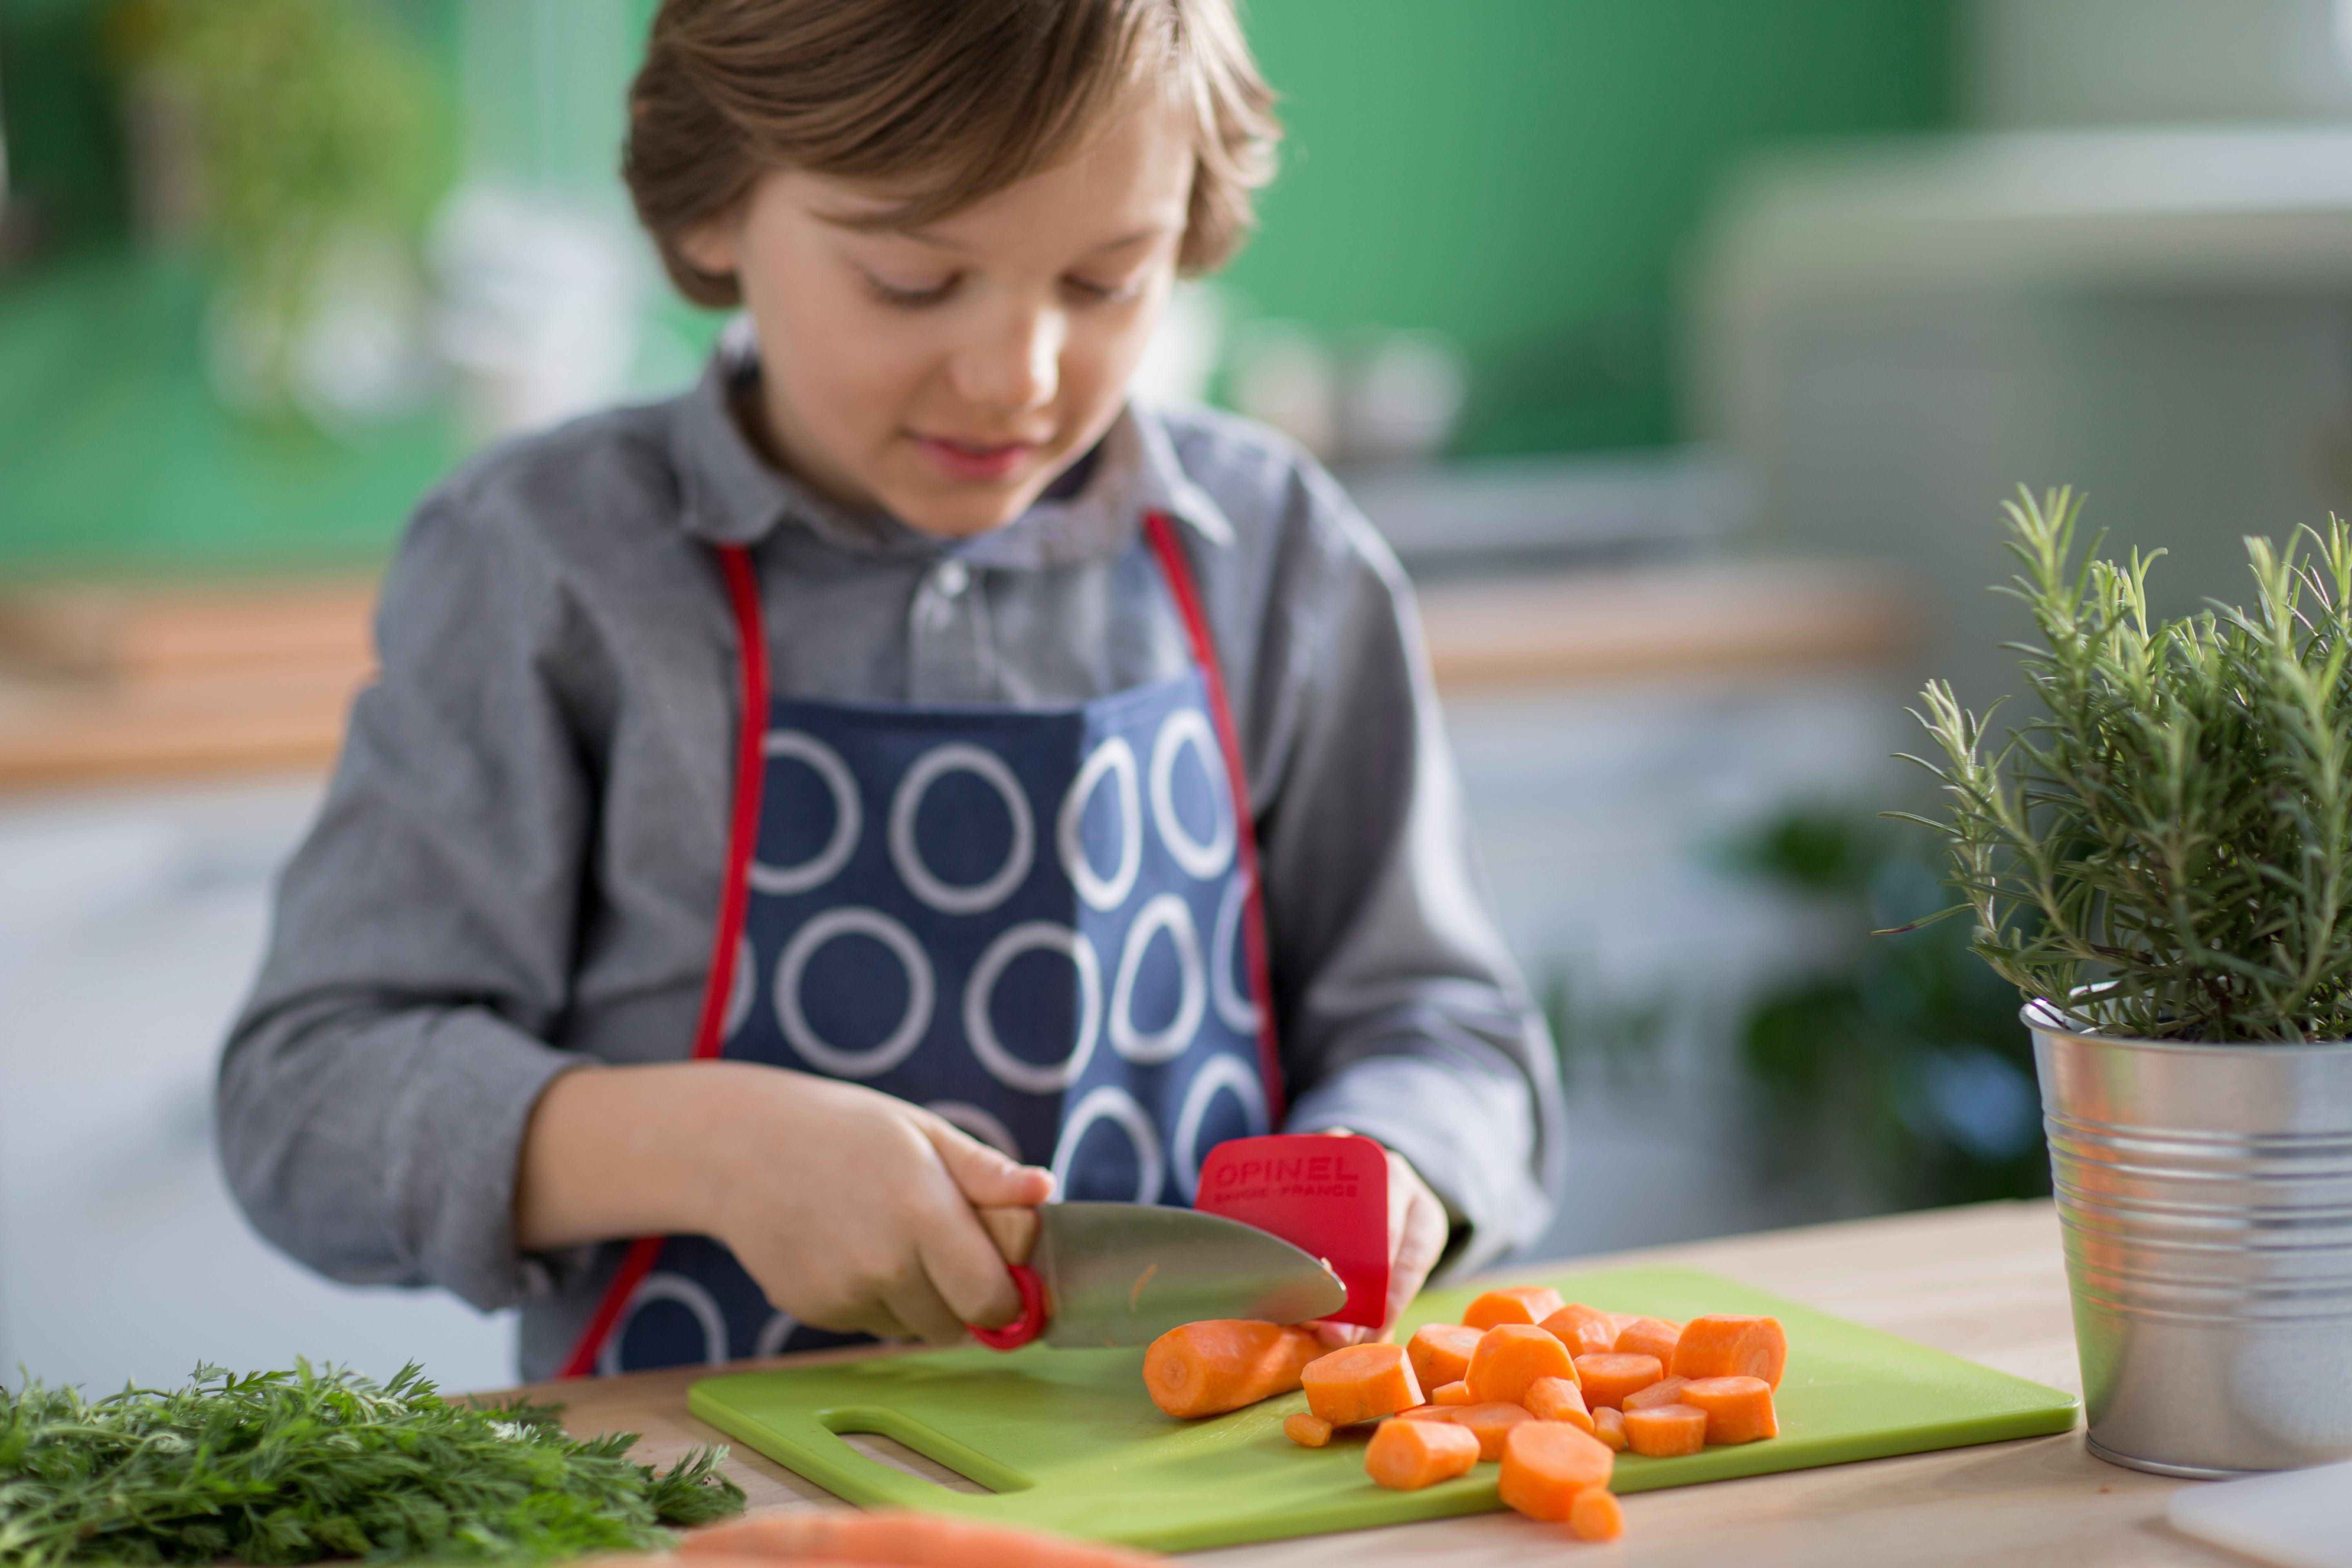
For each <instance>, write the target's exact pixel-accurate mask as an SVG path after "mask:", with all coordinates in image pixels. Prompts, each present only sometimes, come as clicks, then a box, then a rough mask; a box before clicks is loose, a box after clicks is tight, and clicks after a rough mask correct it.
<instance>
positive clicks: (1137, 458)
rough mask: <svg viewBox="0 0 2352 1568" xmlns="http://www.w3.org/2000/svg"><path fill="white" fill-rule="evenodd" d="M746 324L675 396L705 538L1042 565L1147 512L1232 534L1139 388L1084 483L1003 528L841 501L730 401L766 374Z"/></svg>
mask: <svg viewBox="0 0 2352 1568" xmlns="http://www.w3.org/2000/svg"><path fill="white" fill-rule="evenodd" d="M748 329H749V322H748V321H747V320H745V319H743V318H740V317H739V318H737V320H736V321H733V322H730V324H729V327H728V330H727V331H725V332H724V333H722V334H721V336H720V339H719V345H718V347H717V348H716V349H714V350H713V351H712V353H711V356H710V360H709V363H708V364H707V365H706V366H705V367H704V370H703V374H702V379H701V380H700V382H698V384H696V386H695V388H694V390H693V391H691V392H690V393H688V395H686V396H685V397H684V398H683V399H681V400H680V401H679V403H678V404H677V431H676V437H675V440H676V444H677V456H678V469H679V478H680V483H681V487H682V498H681V499H682V500H683V501H684V506H683V509H682V523H683V526H684V527H685V529H686V531H687V532H688V534H690V535H692V536H693V537H695V538H697V539H700V540H703V541H705V542H709V543H712V544H741V545H752V544H757V543H759V542H761V541H762V540H764V539H766V538H767V537H768V536H769V535H770V534H771V533H773V532H775V531H777V530H778V529H780V528H782V529H789V530H794V531H800V532H803V533H805V534H808V535H812V536H814V538H816V539H818V540H820V541H822V542H824V543H825V544H827V545H829V546H831V547H833V548H834V549H835V550H839V551H842V552H845V553H848V554H854V555H868V556H875V557H879V558H885V559H896V558H915V559H921V558H926V557H930V556H944V555H952V556H954V557H956V558H958V559H960V560H963V561H967V562H970V563H971V564H973V565H976V566H996V567H1006V568H1013V569H1030V570H1034V569H1037V568H1041V567H1047V566H1057V565H1066V564H1069V563H1076V562H1080V561H1090V560H1102V559H1107V558H1108V557H1111V556H1114V555H1117V554H1118V553H1120V552H1123V551H1125V550H1126V549H1128V548H1129V545H1130V544H1131V543H1132V542H1133V541H1134V539H1135V537H1136V534H1137V532H1138V531H1139V526H1140V522H1141V520H1142V517H1143V514H1144V513H1146V512H1150V511H1166V512H1169V513H1171V515H1173V516H1175V517H1177V518H1180V519H1181V520H1182V521H1184V522H1185V523H1186V524H1188V525H1189V526H1190V527H1191V528H1192V531H1194V532H1196V533H1198V534H1199V535H1200V536H1201V538H1202V540H1203V541H1205V542H1208V543H1210V544H1213V545H1225V544H1230V543H1231V542H1233V538H1234V530H1233V524H1232V522H1231V521H1229V520H1228V519H1227V518H1226V516H1225V514H1224V511H1223V509H1221V508H1220V507H1219V506H1218V505H1217V503H1216V501H1215V500H1213V498H1211V496H1210V495H1209V494H1208V492H1207V491H1205V490H1203V489H1201V487H1200V486H1198V485H1196V484H1194V483H1193V482H1192V479H1190V478H1189V477H1187V476H1186V474H1185V472H1184V469H1183V466H1182V464H1181V461H1180V460H1179V459H1178V458H1177V455H1176V447H1175V442H1174V440H1173V438H1172V437H1171V436H1170V434H1169V431H1168V426H1167V422H1166V420H1165V419H1164V418H1163V417H1162V416H1160V414H1159V413H1158V412H1157V411H1156V410H1154V409H1152V408H1150V407H1149V406H1146V405H1141V404H1139V403H1138V402H1137V401H1136V400H1135V399H1134V398H1132V397H1130V398H1129V400H1128V403H1127V405H1126V406H1124V407H1123V408H1121V409H1120V410H1119V414H1118V418H1117V419H1115V420H1113V421H1112V423H1111V426H1110V428H1109V429H1108V431H1106V432H1105V433H1104V435H1103V438H1102V442H1101V444H1100V446H1099V447H1098V448H1097V456H1096V458H1095V464H1094V471H1093V472H1092V473H1091V474H1089V475H1088V476H1087V480H1086V482H1085V484H1084V485H1083V486H1082V487H1081V488H1080V489H1079V490H1078V492H1077V493H1076V495H1074V496H1070V497H1068V498H1066V499H1064V500H1039V501H1038V502H1036V503H1035V504H1034V505H1033V506H1031V507H1030V508H1029V510H1026V511H1024V512H1023V513H1022V514H1021V515H1020V516H1019V517H1017V518H1014V519H1013V521H1011V522H1008V523H1006V524H1005V525H1004V526H1003V527H1002V528H997V529H992V530H991V531H988V532H986V533H982V534H978V535H975V536H974V537H972V538H971V539H965V540H946V539H940V538H939V537H937V536H936V535H933V534H929V533H925V532H923V531H920V530H919V529H914V528H910V527H908V525H907V524H905V523H903V522H900V521H898V519H896V518H894V517H891V516H888V515H887V514H886V513H882V512H861V511H856V510H852V509H849V508H845V507H842V506H839V505H836V504H835V503H834V502H833V501H830V500H826V499H825V498H824V497H823V496H821V495H819V494H817V493H816V492H815V491H814V490H813V489H809V488H808V487H807V486H806V485H804V484H803V483H801V482H800V481H799V480H798V479H794V478H793V477H792V476H791V475H789V474H786V473H783V472H782V471H780V470H779V469H777V468H775V467H774V466H773V465H772V464H771V463H770V462H769V461H768V460H767V459H766V458H764V457H762V456H761V454H760V452H759V450H758V449H757V448H756V447H753V446H752V445H751V440H750V438H749V437H746V436H745V435H744V434H743V431H742V428H741V426H740V425H738V424H737V422H736V418H735V415H734V411H733V408H732V406H731V403H732V400H733V398H734V397H735V395H737V394H738V392H739V391H740V388H741V387H742V386H743V385H744V384H746V382H747V381H749V380H750V379H751V378H753V377H756V376H757V375H758V374H759V370H758V361H757V360H756V358H754V357H753V354H752V340H751V333H750V331H749V330H748Z"/></svg>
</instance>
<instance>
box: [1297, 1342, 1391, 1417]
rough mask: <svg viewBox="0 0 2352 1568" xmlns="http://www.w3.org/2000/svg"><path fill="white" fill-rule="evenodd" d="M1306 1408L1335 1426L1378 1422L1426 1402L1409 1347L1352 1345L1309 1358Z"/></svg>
mask: <svg viewBox="0 0 2352 1568" xmlns="http://www.w3.org/2000/svg"><path fill="white" fill-rule="evenodd" d="M1298 1380H1299V1382H1300V1383H1301V1384H1303V1385H1305V1387H1306V1389H1307V1409H1309V1410H1312V1411H1313V1412H1315V1414H1316V1415H1320V1416H1321V1417H1322V1418H1323V1419H1324V1420H1326V1421H1328V1422H1329V1423H1331V1425H1332V1426H1353V1425H1354V1424H1355V1423H1357V1422H1359V1421H1377V1420H1379V1419H1380V1418H1381V1416H1383V1415H1395V1414H1396V1413H1397V1412H1398V1411H1400V1410H1409V1409H1411V1408H1412V1406H1414V1405H1418V1404H1420V1403H1421V1384H1419V1383H1418V1382H1416V1381H1415V1380H1414V1378H1413V1375H1412V1363H1411V1362H1410V1361H1407V1360H1406V1359H1405V1353H1404V1347H1403V1346H1402V1345H1398V1344H1385V1343H1372V1344H1361V1345H1349V1346H1348V1347H1347V1348H1346V1349H1344V1350H1336V1351H1333V1352H1331V1353H1330V1354H1329V1355H1327V1356H1323V1357H1320V1358H1318V1360H1315V1361H1311V1362H1309V1363H1307V1367H1306V1370H1305V1371H1303V1372H1302V1373H1299V1379H1298Z"/></svg>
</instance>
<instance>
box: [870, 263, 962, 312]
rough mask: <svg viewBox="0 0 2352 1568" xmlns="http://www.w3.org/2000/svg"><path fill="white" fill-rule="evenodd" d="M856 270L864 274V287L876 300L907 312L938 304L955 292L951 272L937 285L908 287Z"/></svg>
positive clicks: (955, 280) (953, 277) (954, 278)
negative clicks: (901, 307)
mask: <svg viewBox="0 0 2352 1568" xmlns="http://www.w3.org/2000/svg"><path fill="white" fill-rule="evenodd" d="M858 270H859V271H860V272H861V273H863V274H864V276H865V279H866V288H868V289H871V290H873V293H874V297H875V298H876V299H877V300H881V301H882V302H883V303H884V304H886V305H900V306H905V307H907V308H908V309H909V310H912V309H916V308H918V307H920V306H924V305H936V304H938V303H939V302H940V300H944V299H946V298H947V297H948V296H949V295H950V294H952V293H954V292H955V287H956V282H957V275H956V274H955V273H952V272H950V273H949V274H948V275H947V276H946V277H945V278H943V279H940V281H939V282H937V283H926V284H919V285H909V284H904V283H893V282H891V281H890V280H889V279H885V278H881V277H877V275H876V274H874V273H871V272H866V270H865V269H864V268H859V269H858Z"/></svg>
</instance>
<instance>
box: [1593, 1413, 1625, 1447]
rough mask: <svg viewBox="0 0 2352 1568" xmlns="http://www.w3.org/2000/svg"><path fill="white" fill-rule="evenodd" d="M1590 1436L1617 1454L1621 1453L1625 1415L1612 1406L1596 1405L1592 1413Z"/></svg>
mask: <svg viewBox="0 0 2352 1568" xmlns="http://www.w3.org/2000/svg"><path fill="white" fill-rule="evenodd" d="M1592 1435H1593V1436H1596V1437H1598V1438H1600V1439H1601V1441H1602V1442H1604V1443H1606V1444H1608V1445H1609V1446H1610V1447H1612V1448H1614V1449H1616V1450H1617V1451H1618V1452H1619V1453H1621V1454H1622V1453H1623V1452H1624V1451H1625V1413H1624V1412H1623V1411H1622V1410H1620V1409H1618V1408H1617V1407H1616V1406H1614V1405H1596V1406H1595V1407H1594V1408H1593V1412H1592Z"/></svg>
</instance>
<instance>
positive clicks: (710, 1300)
mask: <svg viewBox="0 0 2352 1568" xmlns="http://www.w3.org/2000/svg"><path fill="white" fill-rule="evenodd" d="M650 1301H675V1302H677V1304H678V1305H679V1306H681V1307H684V1308H685V1309H686V1310H688V1311H689V1312H691V1313H693V1314H694V1321H695V1322H696V1323H697V1324H698V1325H699V1326H700V1327H701V1330H702V1360H703V1364H704V1365H706V1366H724V1365H726V1364H727V1315H726V1314H725V1313H723V1312H721V1311H720V1310H719V1299H718V1298H717V1297H715V1296H713V1295H711V1293H710V1292H709V1291H708V1290H706V1289H703V1288H702V1285H701V1282H700V1281H698V1280H695V1279H688V1278H687V1277H686V1276H685V1275H683V1274H673V1273H671V1272H670V1271H669V1270H668V1269H667V1268H657V1269H656V1270H654V1272H652V1273H651V1274H648V1275H646V1277H645V1278H644V1279H640V1280H638V1281H637V1288H636V1289H634V1290H632V1291H630V1292H629V1304H628V1306H627V1307H626V1308H625V1310H623V1311H622V1313H621V1321H619V1322H618V1323H616V1324H614V1327H613V1331H612V1332H611V1333H610V1334H607V1335H606V1336H605V1337H604V1347H603V1349H602V1350H600V1351H599V1352H597V1356H596V1371H597V1373H599V1374H600V1375H602V1376H605V1377H610V1376H612V1375H613V1374H614V1373H616V1372H619V1371H620V1370H621V1342H622V1341H623V1340H625V1339H626V1338H627V1337H628V1332H629V1320H630V1319H632V1318H634V1317H635V1316H636V1315H637V1313H638V1311H639V1310H640V1309H642V1308H643V1307H645V1306H646V1303H647V1302H650Z"/></svg>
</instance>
